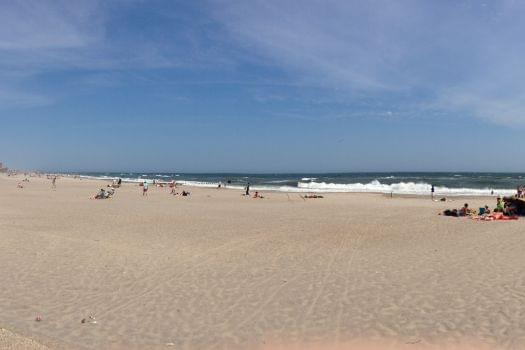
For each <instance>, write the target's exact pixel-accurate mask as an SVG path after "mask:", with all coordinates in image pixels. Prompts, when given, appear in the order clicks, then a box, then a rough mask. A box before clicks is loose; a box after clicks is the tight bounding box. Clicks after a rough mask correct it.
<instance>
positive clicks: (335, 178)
mask: <svg viewBox="0 0 525 350" xmlns="http://www.w3.org/2000/svg"><path fill="white" fill-rule="evenodd" d="M67 174H69V175H80V176H81V177H85V178H94V179H107V180H110V179H114V178H122V180H123V181H124V182H142V181H148V182H153V181H154V180H155V181H163V182H170V181H176V182H177V183H180V184H185V185H191V186H198V187H217V186H218V184H219V183H220V182H221V183H223V184H225V185H226V187H229V188H233V189H239V190H242V189H243V188H244V186H245V185H246V184H247V183H250V187H251V189H253V190H262V191H264V190H271V191H280V192H373V193H394V194H405V195H429V194H430V188H431V186H432V185H434V187H435V195H436V196H487V195H491V194H495V195H496V194H497V195H511V194H514V193H515V192H516V187H517V186H520V185H525V173H463V172H455V173H441V172H436V173H429V172H425V173H417V172H415V173H411V172H399V173H397V172H394V173H331V174H308V173H298V174H238V173H220V174H219V173H215V174H188V173H121V172H106V173H104V172H98V173H96V172H85V173H67Z"/></svg>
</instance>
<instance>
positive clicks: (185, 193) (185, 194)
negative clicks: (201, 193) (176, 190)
mask: <svg viewBox="0 0 525 350" xmlns="http://www.w3.org/2000/svg"><path fill="white" fill-rule="evenodd" d="M180 195H181V196H183V197H187V196H189V195H190V193H189V192H187V191H184V190H182V193H181V194H180Z"/></svg>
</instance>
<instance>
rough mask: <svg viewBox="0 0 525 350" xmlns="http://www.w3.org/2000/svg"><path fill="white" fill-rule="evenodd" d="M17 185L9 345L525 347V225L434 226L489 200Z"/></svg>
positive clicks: (2, 259)
mask: <svg viewBox="0 0 525 350" xmlns="http://www.w3.org/2000/svg"><path fill="white" fill-rule="evenodd" d="M22 179H23V177H22V176H18V177H7V176H4V175H0V276H2V283H1V284H0V305H1V311H0V328H2V331H1V332H0V347H1V348H7V349H289V348H293V349H308V348H311V349H354V348H359V349H361V348H363V347H364V346H365V344H366V346H369V347H370V348H377V349H386V348H388V349H394V348H395V349H442V348H447V349H448V348H451V349H452V348H457V349H464V348H472V349H482V348H486V349H523V348H525V270H524V269H523V267H524V266H525V255H524V254H523V247H524V246H525V220H523V219H521V220H517V221H509V222H478V221H474V220H470V219H467V218H450V217H444V216H440V215H438V213H439V212H440V211H442V210H444V209H446V208H454V207H456V208H458V207H460V206H461V205H462V204H463V202H465V201H467V202H468V203H469V204H470V205H471V207H474V208H477V207H480V206H483V205H485V204H489V205H490V206H494V205H495V200H494V199H493V198H470V199H459V198H458V199H455V201H453V202H433V201H431V200H430V199H429V198H422V197H419V198H398V197H394V198H389V197H388V196H385V195H381V194H343V193H332V194H326V195H325V198H322V199H307V200H304V199H303V198H301V197H300V196H299V195H298V194H293V193H288V194H287V193H277V192H268V193H263V195H264V196H265V198H264V199H253V198H246V197H243V196H241V193H240V192H239V191H234V190H224V189H222V190H217V189H203V188H186V189H187V190H189V191H190V192H191V196H189V197H180V196H172V195H170V194H169V189H168V188H155V187H154V186H151V187H150V190H149V195H148V196H147V197H143V196H142V195H141V190H140V188H139V187H138V186H137V185H136V184H127V183H126V184H124V185H123V186H122V188H120V189H118V190H117V193H116V195H115V196H114V198H112V199H108V200H91V199H89V197H90V196H92V195H93V194H94V193H96V191H97V189H99V188H101V187H102V186H105V185H106V184H107V182H103V181H96V180H78V179H72V178H60V179H59V180H58V181H57V188H56V189H52V188H51V182H50V181H49V180H47V179H45V178H33V177H32V178H30V182H29V183H25V184H24V186H25V187H24V188H17V183H18V182H19V181H20V180H22ZM37 316H40V317H41V321H39V322H37V321H35V318H36V317H37ZM90 316H91V317H90ZM82 320H84V323H82Z"/></svg>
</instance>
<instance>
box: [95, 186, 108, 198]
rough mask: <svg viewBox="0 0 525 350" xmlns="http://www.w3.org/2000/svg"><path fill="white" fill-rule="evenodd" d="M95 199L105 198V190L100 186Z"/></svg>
mask: <svg viewBox="0 0 525 350" xmlns="http://www.w3.org/2000/svg"><path fill="white" fill-rule="evenodd" d="M94 198H95V199H105V198H106V191H105V190H104V189H103V188H101V189H100V191H98V193H97V194H96V195H95V197H94Z"/></svg>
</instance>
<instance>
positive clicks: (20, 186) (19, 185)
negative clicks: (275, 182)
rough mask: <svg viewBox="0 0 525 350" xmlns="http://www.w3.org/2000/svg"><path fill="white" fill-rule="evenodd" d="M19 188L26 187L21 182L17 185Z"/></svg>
mask: <svg viewBox="0 0 525 350" xmlns="http://www.w3.org/2000/svg"><path fill="white" fill-rule="evenodd" d="M16 187H17V188H24V185H22V183H21V182H19V183H18V185H16Z"/></svg>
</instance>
